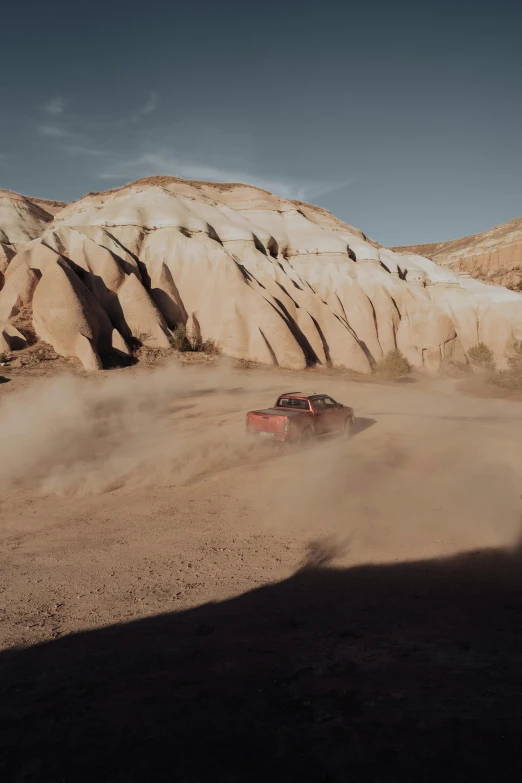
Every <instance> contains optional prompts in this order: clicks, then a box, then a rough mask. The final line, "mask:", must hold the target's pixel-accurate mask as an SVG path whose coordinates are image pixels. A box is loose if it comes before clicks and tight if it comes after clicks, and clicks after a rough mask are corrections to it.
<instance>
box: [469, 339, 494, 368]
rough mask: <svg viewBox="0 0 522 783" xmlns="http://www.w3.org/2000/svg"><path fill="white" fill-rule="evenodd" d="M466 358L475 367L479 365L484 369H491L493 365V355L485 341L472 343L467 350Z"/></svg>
mask: <svg viewBox="0 0 522 783" xmlns="http://www.w3.org/2000/svg"><path fill="white" fill-rule="evenodd" d="M468 358H469V360H470V362H471V364H474V365H475V367H481V368H482V369H484V370H493V369H494V367H495V355H494V353H493V351H492V350H491V348H488V346H487V345H486V344H485V343H477V344H476V345H472V346H471V348H470V349H469V351H468Z"/></svg>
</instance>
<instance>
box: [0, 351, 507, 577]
mask: <svg viewBox="0 0 522 783" xmlns="http://www.w3.org/2000/svg"><path fill="white" fill-rule="evenodd" d="M266 377H267V376H264V375H262V374H256V375H255V376H248V375H245V374H243V373H240V372H237V370H234V369H232V368H231V366H230V364H228V363H227V362H226V361H225V362H221V363H220V364H219V365H218V366H217V367H212V368H208V367H207V368H186V367H185V368H183V367H180V366H179V365H171V366H167V367H165V368H163V369H160V370H156V371H154V372H150V371H146V370H145V371H142V372H139V371H137V372H134V371H131V372H122V373H114V374H110V375H106V376H101V377H97V378H95V379H85V378H79V377H75V376H72V375H65V376H61V377H56V378H54V379H46V380H43V381H39V382H35V383H33V384H32V385H31V386H30V387H29V388H27V389H26V390H25V391H23V392H20V393H16V394H10V395H8V396H7V397H6V399H5V400H4V402H3V404H2V405H1V406H0V433H1V435H2V440H1V445H0V489H3V490H9V489H13V488H38V489H39V490H40V491H43V492H47V493H58V494H74V495H88V494H92V493H100V492H105V491H109V490H113V489H116V488H120V487H123V486H125V487H129V488H133V487H139V486H144V485H158V486H162V485H163V486H175V485H181V484H185V483H187V482H190V481H193V480H194V479H199V478H201V477H202V476H204V475H205V474H208V473H212V472H217V471H222V472H223V471H224V473H222V475H223V476H225V473H226V471H227V470H229V472H228V473H227V474H226V477H227V481H229V482H230V484H231V487H232V489H231V491H232V492H233V493H234V496H235V497H237V498H238V499H241V500H242V501H244V503H245V507H246V508H248V509H249V515H250V517H251V519H250V521H249V524H254V521H253V520H257V521H256V524H258V526H259V527H261V528H263V529H265V531H267V532H270V533H272V534H274V535H280V534H282V535H285V536H291V537H297V538H300V539H303V537H304V538H305V539H307V540H308V541H312V542H314V543H313V545H311V548H310V551H309V553H308V561H307V562H308V564H310V563H319V562H320V563H322V564H327V563H329V562H331V561H333V560H334V559H336V560H337V561H338V560H341V561H345V562H351V563H353V562H362V561H377V560H378V561H383V560H395V559H401V560H404V559H408V558H417V557H419V558H422V557H432V556H434V555H444V554H451V553H454V552H457V551H462V550H464V549H470V548H475V547H488V546H510V545H512V544H513V543H514V542H515V541H516V540H517V539H518V537H519V533H520V512H521V507H522V504H521V502H520V491H521V487H522V481H521V479H522V468H521V461H520V457H519V443H520V436H521V433H520V431H519V430H520V426H521V425H520V422H518V423H517V421H516V420H513V421H511V420H510V419H508V418H506V417H504V418H502V416H499V417H497V418H494V417H493V418H491V417H490V419H488V418H487V417H485V418H484V420H483V421H481V420H480V416H477V415H476V413H477V411H479V410H482V409H478V408H477V411H476V412H475V414H474V415H473V416H470V417H469V419H468V418H467V417H466V412H467V403H466V402H465V401H463V400H462V398H455V399H454V400H453V399H451V398H449V397H448V396H447V395H444V396H443V395H439V396H435V395H432V396H431V397H430V396H428V395H425V394H422V393H418V392H416V393H415V394H414V395H409V394H406V393H405V392H401V391H396V392H393V394H394V396H393V399H390V392H389V391H387V390H386V389H378V388H373V389H367V390H364V387H349V385H347V384H346V385H343V386H342V388H339V387H338V390H339V391H341V394H344V393H345V392H349V394H350V395H351V394H354V395H356V394H359V395H360V396H361V398H363V394H367V395H373V397H374V399H376V400H379V403H378V406H381V405H382V404H383V403H384V404H385V405H384V408H383V407H377V408H376V410H381V411H384V413H383V414H381V415H380V416H379V415H378V414H375V420H373V419H367V420H366V421H367V424H368V425H369V426H368V427H367V429H366V430H365V431H364V432H361V433H360V434H359V435H358V436H356V437H355V438H354V439H353V440H352V441H350V442H347V441H345V440H344V439H343V438H334V439H329V440H328V441H323V442H321V443H317V444H315V445H314V447H313V448H311V449H310V450H308V451H305V452H302V451H299V450H297V451H292V452H291V453H289V454H287V455H286V456H280V455H278V454H277V453H276V452H271V451H269V452H267V451H265V450H264V449H261V448H260V447H259V445H258V444H256V443H255V442H253V441H252V440H250V439H248V438H247V437H246V436H245V431H244V414H245V411H247V410H248V409H249V408H251V407H259V406H260V405H266V404H267V402H268V403H269V404H270V403H271V402H272V401H273V400H274V399H275V398H276V394H277V393H276V391H275V389H274V385H275V387H276V388H278V387H279V391H280V384H281V377H279V376H274V375H272V376H268V378H269V380H270V383H271V385H270V386H268V387H265V388H263V384H266V382H267V380H266ZM284 383H285V385H286V384H287V383H288V381H287V380H286V379H285V381H284ZM412 405H413V406H414V410H413V409H412V407H411V406H412ZM386 406H388V407H387V408H386ZM487 410H489V407H488V409H487ZM385 413H386V415H384V414H385ZM413 413H414V415H413ZM499 413H500V411H499ZM363 421H364V419H363ZM488 421H489V423H488ZM370 425H371V426H370ZM517 428H518V429H517ZM202 491H206V492H210V493H211V495H210V496H211V497H212V493H213V491H214V490H213V488H212V487H211V486H209V487H206V488H205V489H204V490H202Z"/></svg>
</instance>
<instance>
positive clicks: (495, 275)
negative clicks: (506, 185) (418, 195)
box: [393, 218, 522, 291]
mask: <svg viewBox="0 0 522 783" xmlns="http://www.w3.org/2000/svg"><path fill="white" fill-rule="evenodd" d="M393 249H394V250H395V251H397V252H399V253H415V254H418V255H421V256H426V257H427V258H430V259H432V260H433V261H436V262H437V264H442V265H444V266H448V267H449V268H450V269H452V270H453V271H455V272H464V273H466V274H469V275H470V276H471V277H474V278H477V279H478V280H482V281H484V282H487V283H496V284H498V285H503V286H507V287H509V288H513V289H515V290H517V291H518V290H521V289H522V218H517V219H516V220H511V221H510V222H509V223H503V224H502V225H500V226H495V228H492V229H490V230H489V231H484V232H483V233H481V234H474V235H472V236H469V237H463V238H462V239H455V240H453V241H451V242H436V243H433V244H429V245H411V246H410V247H396V248H393Z"/></svg>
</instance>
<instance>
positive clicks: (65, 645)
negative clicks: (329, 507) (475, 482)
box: [0, 544, 522, 783]
mask: <svg viewBox="0 0 522 783" xmlns="http://www.w3.org/2000/svg"><path fill="white" fill-rule="evenodd" d="M328 556H329V555H328V550H327V548H325V549H324V550H323V549H322V547H321V545H320V544H317V545H315V546H314V547H312V549H311V551H310V564H309V565H308V566H306V567H304V568H302V569H301V570H300V571H299V572H298V573H296V574H295V575H294V576H293V577H291V578H290V579H288V580H286V581H283V582H281V583H278V584H275V585H271V586H268V587H265V588H261V589H257V590H254V591H252V592H250V593H247V594H245V595H242V596H240V597H239V598H235V599H232V600H229V601H224V602H222V603H217V604H207V605H205V606H202V607H199V608H197V609H193V610H189V611H185V612H180V613H172V614H165V615H161V616H158V617H152V618H148V619H145V620H139V621H136V622H132V623H129V624H122V625H114V626H112V627H109V628H103V629H100V630H95V631H88V632H85V633H78V634H75V635H72V636H68V637H65V638H63V639H58V640H56V641H52V642H50V643H47V644H42V645H39V646H35V647H32V648H28V649H25V650H20V651H16V650H14V651H10V652H9V651H8V652H4V653H3V654H2V655H1V657H0V671H1V682H2V686H1V687H2V694H1V696H2V698H1V708H0V716H1V717H0V720H1V723H0V748H1V762H0V769H1V770H2V780H4V781H71V783H72V782H73V781H74V782H75V783H77V782H78V781H118V782H120V781H121V783H125V782H127V781H148V780H151V781H152V780H154V781H206V780H220V781H221V780H222V781H245V780H248V781H267V780H281V781H303V780H320V781H332V782H333V781H345V780H357V781H381V780H392V781H419V780H422V781H434V782H435V781H437V782H438V781H441V780H455V781H456V780H463V781H468V780H484V781H486V780H488V781H490V780H520V775H521V774H522V757H521V754H520V736H521V730H522V626H521V622H520V618H521V616H522V576H521V565H522V564H521V559H520V555H519V554H514V555H506V554H504V553H501V552H491V553H480V552H477V553H472V554H469V555H461V556H456V557H453V558H452V559H449V560H438V561H427V562H421V563H410V564H407V565H406V564H401V565H382V566H361V567H354V568H351V569H346V570H337V569H330V568H324V567H323V561H327V560H328Z"/></svg>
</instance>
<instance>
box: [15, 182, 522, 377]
mask: <svg viewBox="0 0 522 783" xmlns="http://www.w3.org/2000/svg"><path fill="white" fill-rule="evenodd" d="M17 199H18V200H19V201H17ZM20 200H21V201H20ZM6 201H7V202H8V203H9V204H10V205H11V206H10V207H9V209H10V211H9V210H8V211H7V212H6V213H5V215H7V217H5V215H4V219H5V226H4V225H2V224H1V223H0V229H2V230H3V231H4V234H5V236H6V237H7V238H8V241H6V242H5V243H4V245H5V247H6V248H7V250H6V251H5V254H4V260H3V261H1V262H0V263H2V267H1V270H2V278H1V279H0V289H1V290H0V325H2V324H11V326H12V325H13V324H14V325H15V326H16V316H17V313H18V311H20V310H21V309H22V308H23V309H24V312H27V308H28V307H32V313H33V315H32V322H33V327H34V330H35V332H36V334H37V336H38V337H39V338H40V339H41V340H44V341H46V342H48V343H50V344H51V345H52V346H53V347H54V349H55V351H56V352H57V353H59V354H61V355H63V356H75V357H78V358H79V359H80V360H81V361H82V363H83V365H84V366H85V367H86V368H88V369H95V368H98V367H101V365H102V361H103V359H104V356H106V355H108V354H110V353H111V352H116V353H118V354H120V355H125V354H128V353H129V352H130V350H131V347H132V346H133V345H135V344H136V342H137V341H138V342H140V343H142V344H144V345H146V346H150V347H156V348H169V346H170V344H171V340H172V330H174V329H175V328H176V327H177V326H178V325H183V326H185V327H186V329H187V331H188V332H189V333H190V334H191V335H192V336H193V338H194V339H196V340H201V341H206V340H213V341H215V342H216V343H217V344H218V345H219V346H220V348H221V350H222V352H223V353H224V354H226V355H228V356H232V357H236V358H245V359H250V360H253V361H258V362H264V363H271V364H277V365H280V366H283V367H289V368H301V367H305V366H307V365H311V364H321V365H333V366H336V367H346V368H350V369H353V370H356V371H359V372H361V373H369V372H371V370H372V367H373V366H374V365H375V363H376V362H377V361H378V360H379V359H380V358H381V357H382V355H383V353H386V352H387V351H390V350H392V349H393V348H395V347H398V348H399V349H400V350H401V351H402V352H403V353H404V354H405V355H406V357H407V358H408V359H409V361H410V362H411V363H412V364H414V365H415V366H416V367H424V368H426V369H427V370H428V371H436V370H437V369H438V368H439V366H440V364H441V362H442V361H444V360H450V361H451V360H453V361H465V359H466V353H465V352H466V351H467V350H469V348H470V347H471V346H472V345H474V344H476V343H477V342H480V341H483V342H486V343H487V344H488V345H490V347H491V348H492V349H493V350H494V352H495V355H496V358H497V362H498V363H499V365H500V366H502V365H503V364H504V363H505V362H506V354H507V353H509V350H510V348H511V347H512V346H513V344H514V342H515V340H521V339H522V296H520V295H519V294H517V293H515V292H512V291H508V290H507V289H503V288H500V287H498V286H488V285H485V284H482V283H480V282H478V281H474V280H472V279H471V278H469V276H462V275H459V274H455V273H454V272H452V271H451V270H450V269H449V268H447V267H441V266H438V265H437V264H435V263H434V262H433V261H431V260H429V259H427V258H424V257H421V256H419V255H414V254H411V253H396V252H393V251H391V250H389V249H386V248H382V247H380V246H379V245H377V244H376V243H375V242H371V241H370V240H368V239H367V238H366V237H365V235H364V234H363V233H362V232H361V231H359V230H358V229H355V228H353V227H351V226H349V225H347V224H346V223H343V222H342V221H340V220H338V219H337V218H335V217H334V216H333V215H331V214H330V213H329V212H327V211H326V210H324V209H321V208H319V207H314V206H312V205H310V204H304V203H302V202H295V201H289V200H286V199H282V198H279V197H277V196H275V195H273V194H272V193H269V192H267V191H264V190H261V189H259V188H255V187H251V186H246V185H240V184H216V183H205V182H191V181H187V180H181V179H177V178H174V177H151V178H147V179H144V180H138V181H137V182H134V183H131V184H130V185H127V186H125V187H122V188H117V189H115V190H111V191H107V192H105V193H90V194H88V195H87V196H85V197H84V198H82V199H80V200H79V201H76V202H74V203H73V204H70V205H67V206H64V207H63V208H62V209H60V210H59V211H57V212H56V214H55V215H54V217H53V216H52V215H50V214H49V213H45V214H46V215H47V217H45V218H44V216H43V214H42V213H43V210H42V208H41V206H39V205H38V204H37V203H36V200H30V199H22V197H19V196H17V197H13V199H11V201H10V200H9V198H8V197H6ZM13 203H14V204H15V207H13V206H12V204H13ZM24 221H25V222H24ZM0 258H1V257H0ZM20 328H21V327H20ZM3 334H4V335H5V334H7V333H6V332H5V331H4V332H3ZM22 336H23V335H22ZM4 339H5V340H6V342H8V338H7V337H5V336H4Z"/></svg>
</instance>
